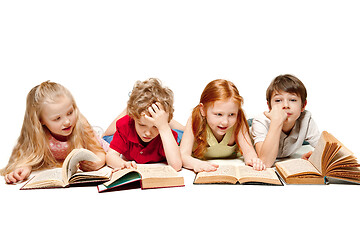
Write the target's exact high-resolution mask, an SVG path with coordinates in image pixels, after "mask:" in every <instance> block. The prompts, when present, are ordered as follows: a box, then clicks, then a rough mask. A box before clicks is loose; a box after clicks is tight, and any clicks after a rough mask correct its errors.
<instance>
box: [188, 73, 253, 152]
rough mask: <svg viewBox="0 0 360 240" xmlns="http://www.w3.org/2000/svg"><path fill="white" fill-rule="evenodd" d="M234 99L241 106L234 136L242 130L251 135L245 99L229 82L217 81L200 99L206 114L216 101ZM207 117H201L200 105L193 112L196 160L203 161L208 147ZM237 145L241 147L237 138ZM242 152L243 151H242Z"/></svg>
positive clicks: (208, 86)
mask: <svg viewBox="0 0 360 240" xmlns="http://www.w3.org/2000/svg"><path fill="white" fill-rule="evenodd" d="M227 99H232V100H233V101H235V102H236V103H238V104H239V111H238V115H237V121H236V124H235V131H234V134H235V136H237V135H238V134H239V132H240V130H241V132H242V133H243V134H246V133H249V125H248V123H247V120H246V117H245V114H244V111H243V109H242V107H241V106H242V104H243V102H244V100H243V98H242V97H241V96H240V94H239V91H238V89H237V88H236V86H235V85H234V84H233V83H232V82H230V81H227V80H224V79H217V80H214V81H212V82H210V83H208V85H207V86H206V87H205V89H204V91H203V92H202V94H201V97H200V103H202V104H203V106H204V110H205V112H206V111H207V108H208V107H209V106H210V105H213V104H214V102H215V101H218V100H227ZM206 124H207V122H206V117H204V116H202V115H201V112H200V104H199V105H197V106H196V107H195V108H194V109H193V111H192V131H193V134H194V137H195V144H194V146H195V148H194V150H193V155H194V156H195V157H196V158H200V159H203V158H204V154H205V151H206V147H207V145H208V144H207V139H206V138H207V132H206ZM235 141H236V144H237V145H238V146H239V143H238V139H237V137H235ZM239 149H240V146H239ZM240 151H241V149H240Z"/></svg>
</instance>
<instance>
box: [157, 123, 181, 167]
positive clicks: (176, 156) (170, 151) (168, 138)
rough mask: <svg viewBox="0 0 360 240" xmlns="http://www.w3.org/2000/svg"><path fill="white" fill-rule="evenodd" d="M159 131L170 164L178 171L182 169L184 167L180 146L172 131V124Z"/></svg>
mask: <svg viewBox="0 0 360 240" xmlns="http://www.w3.org/2000/svg"><path fill="white" fill-rule="evenodd" d="M159 133H160V137H161V141H162V143H163V147H164V152H165V156H166V159H167V162H168V164H169V165H170V166H171V167H172V168H174V169H175V170H176V171H180V170H181V167H182V161H181V155H180V148H179V146H178V144H177V142H176V140H175V138H174V135H173V134H172V132H171V129H170V126H169V127H164V128H161V129H159Z"/></svg>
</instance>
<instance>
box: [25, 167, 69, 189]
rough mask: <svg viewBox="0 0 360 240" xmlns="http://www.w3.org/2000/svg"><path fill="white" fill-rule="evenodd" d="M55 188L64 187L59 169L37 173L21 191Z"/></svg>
mask: <svg viewBox="0 0 360 240" xmlns="http://www.w3.org/2000/svg"><path fill="white" fill-rule="evenodd" d="M56 186H58V187H63V186H65V183H64V182H63V181H62V169H61V168H54V169H49V170H45V171H42V172H39V173H38V174H36V175H35V176H34V177H33V178H32V179H30V180H29V181H28V182H27V183H26V184H25V185H24V186H23V189H28V188H43V187H56Z"/></svg>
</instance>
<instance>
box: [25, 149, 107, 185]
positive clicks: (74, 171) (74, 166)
mask: <svg viewBox="0 0 360 240" xmlns="http://www.w3.org/2000/svg"><path fill="white" fill-rule="evenodd" d="M83 160H86V161H93V162H94V161H99V160H100V159H99V158H98V157H97V156H96V155H95V154H94V153H93V152H91V151H89V150H87V149H83V148H81V149H74V150H72V151H71V152H70V153H69V155H68V156H67V157H66V159H65V160H64V162H63V165H62V168H54V169H49V170H45V171H43V172H40V173H38V174H36V175H35V176H34V177H33V178H31V179H30V180H29V181H28V182H27V183H26V184H25V185H24V186H23V187H22V188H21V189H22V190H23V189H37V188H62V187H68V186H70V185H72V184H80V183H94V182H105V181H108V180H109V179H110V177H111V172H112V170H111V168H109V167H103V168H101V169H99V170H97V171H92V172H82V171H81V170H79V168H78V165H79V162H80V161H83Z"/></svg>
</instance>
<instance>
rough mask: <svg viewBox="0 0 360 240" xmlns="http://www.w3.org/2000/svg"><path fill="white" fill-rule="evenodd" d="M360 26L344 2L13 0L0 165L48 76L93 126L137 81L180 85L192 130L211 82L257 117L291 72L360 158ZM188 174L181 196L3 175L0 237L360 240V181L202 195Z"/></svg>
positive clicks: (4, 31) (2, 16) (180, 103)
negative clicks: (273, 84) (359, 235)
mask: <svg viewBox="0 0 360 240" xmlns="http://www.w3.org/2000/svg"><path fill="white" fill-rule="evenodd" d="M359 22H360V15H359V7H358V4H357V2H356V1H344V0H343V1H224V0H223V1H186V0H184V1H177V2H174V1H126V2H125V1H56V2H53V1H6V2H5V1H2V2H1V3H0V34H1V35H0V80H1V94H0V104H1V118H0V125H1V127H2V128H1V135H2V137H1V138H0V141H1V142H0V146H1V151H0V154H1V157H0V167H5V165H6V163H7V161H8V158H9V156H10V153H11V150H12V147H13V146H14V144H15V142H16V139H17V137H18V136H19V132H20V129H21V126H22V121H23V116H24V111H25V99H26V95H27V93H28V92H29V90H30V89H31V88H32V87H34V86H35V85H37V84H40V83H41V82H43V81H46V80H52V81H56V82H58V83H61V84H63V85H64V86H65V87H67V88H68V89H69V90H70V91H71V92H72V94H73V95H74V97H75V99H76V101H77V104H78V106H79V108H80V110H81V112H82V113H83V114H84V115H85V116H86V117H87V119H88V120H89V122H90V123H91V124H92V125H98V126H101V127H102V128H104V129H106V127H107V126H108V124H109V123H110V122H111V121H112V120H113V119H114V118H115V117H116V116H117V115H118V114H119V113H120V112H121V110H122V109H123V108H124V107H125V105H126V101H127V98H128V93H129V91H131V89H132V86H133V84H134V82H135V81H136V80H145V79H146V78H149V77H157V78H159V79H160V80H162V82H163V84H164V85H166V86H168V87H170V88H171V89H172V90H173V91H174V93H175V119H176V120H178V121H179V122H181V123H183V124H185V122H186V119H187V118H188V117H189V114H190V112H191V109H192V108H193V107H194V106H195V105H196V104H198V101H199V96H200V94H201V91H202V90H203V88H204V87H205V85H206V84H207V83H208V82H209V81H211V80H214V79H217V78H224V79H228V80H230V81H233V82H234V83H235V84H236V85H237V87H238V89H239V91H240V94H241V95H242V96H243V97H244V99H245V105H244V109H245V112H246V113H247V116H248V117H253V116H254V115H256V114H258V113H260V112H263V111H265V110H266V109H267V106H266V100H265V90H266V88H267V86H268V85H269V83H270V81H271V80H272V79H273V78H274V77H276V76H277V75H279V74H285V73H290V74H294V75H295V76H297V77H298V78H299V79H301V80H302V81H303V83H304V84H305V86H306V87H307V90H308V105H307V109H308V110H310V111H311V112H312V113H313V116H314V118H315V120H316V122H317V124H318V125H319V128H320V129H321V130H327V131H329V132H330V133H332V134H333V135H334V136H335V137H337V138H338V139H339V140H340V141H342V142H343V143H344V144H345V145H346V146H347V147H348V148H349V149H351V150H352V151H353V152H354V153H355V155H356V156H359V153H360V151H359V145H358V136H359V135H360V130H359V129H360V128H359V126H358V125H359V122H358V104H359V99H358V95H359V91H358V87H357V86H358V83H357V82H358V80H359V75H360V74H359V56H360V44H359V43H360V35H359ZM182 174H184V176H190V178H187V179H186V187H184V188H174V189H159V190H147V191H141V190H131V191H126V192H112V193H107V194H98V193H97V191H96V189H95V188H72V189H60V190H34V191H19V190H18V189H19V188H20V186H21V185H16V186H7V185H5V184H4V181H3V180H1V183H0V194H1V197H0V198H1V205H0V209H1V218H2V219H3V221H2V222H5V225H4V224H3V225H2V227H1V228H2V230H1V232H2V235H3V234H5V236H10V237H11V236H13V237H14V238H15V239H20V238H21V237H24V238H25V237H30V236H37V237H39V239H47V238H54V239H60V238H61V239H65V238H69V239H70V238H71V239H72V238H74V237H77V236H81V235H83V236H86V237H87V238H90V239H92V238H97V237H101V236H102V235H104V238H107V237H115V238H123V237H125V236H126V237H129V234H128V233H130V232H131V233H133V234H134V236H133V237H134V238H140V237H143V238H146V239H147V238H151V239H172V238H182V239H183V238H185V237H191V238H196V237H199V238H201V239H204V238H214V239H218V238H225V237H226V238H227V237H231V238H240V237H244V236H247V237H250V236H252V237H253V238H262V239H264V238H265V237H268V236H270V237H279V238H288V237H289V236H291V237H294V238H295V239H304V238H308V237H309V234H310V233H312V234H314V235H316V236H317V237H321V238H325V237H341V238H345V237H350V236H353V235H354V234H355V232H357V231H356V230H357V228H358V226H359V225H358V221H357V218H356V216H358V214H359V213H360V212H359V207H358V202H359V201H360V198H359V197H360V188H359V186H339V185H329V186H285V187H264V186H239V185H237V186H193V185H192V177H193V175H192V174H191V172H188V171H184V170H183V171H182ZM354 217H355V218H354ZM345 229H347V230H345ZM49 230H50V231H49ZM287 234H291V235H287ZM84 239H85V238H84Z"/></svg>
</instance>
